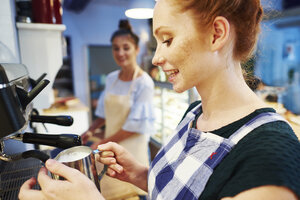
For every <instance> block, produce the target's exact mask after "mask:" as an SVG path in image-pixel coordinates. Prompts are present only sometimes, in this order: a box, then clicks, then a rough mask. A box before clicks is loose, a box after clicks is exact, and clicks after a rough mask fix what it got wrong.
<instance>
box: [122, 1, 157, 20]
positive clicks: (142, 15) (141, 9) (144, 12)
mask: <svg viewBox="0 0 300 200" xmlns="http://www.w3.org/2000/svg"><path fill="white" fill-rule="evenodd" d="M154 5H155V0H130V3H129V6H128V9H127V10H126V11H125V15H126V16H127V17H129V18H133V19H150V18H152V17H153V8H154Z"/></svg>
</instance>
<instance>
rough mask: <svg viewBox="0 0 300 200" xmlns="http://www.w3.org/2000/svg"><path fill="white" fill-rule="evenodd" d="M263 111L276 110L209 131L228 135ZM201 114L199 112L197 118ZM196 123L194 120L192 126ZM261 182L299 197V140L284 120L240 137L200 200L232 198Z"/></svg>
mask: <svg viewBox="0 0 300 200" xmlns="http://www.w3.org/2000/svg"><path fill="white" fill-rule="evenodd" d="M199 103H200V101H197V102H194V103H193V104H191V105H190V107H189V108H188V110H187V111H186V113H187V112H188V111H190V110H191V109H192V108H193V107H195V106H196V105H198V104H199ZM264 112H275V110H274V109H272V108H262V109H258V110H256V111H254V112H253V113H251V114H249V115H247V116H245V117H244V118H242V119H240V120H238V121H235V122H233V123H231V124H229V125H226V126H224V127H222V128H220V129H217V130H214V131H211V132H212V133H214V134H216V135H219V136H222V137H224V138H228V137H229V136H230V135H232V134H233V133H234V132H235V131H236V130H238V129H239V128H240V127H241V126H242V125H244V124H245V123H246V122H248V121H249V120H250V119H252V118H254V117H255V116H257V115H258V114H261V113H264ZM200 114H201V112H200V113H199V114H198V116H197V117H196V119H197V118H198V117H199V115H200ZM184 116H185V115H184ZM195 122H196V120H195V121H194V123H193V126H194V128H195V125H196V123H195ZM263 185H276V186H285V187H287V188H289V189H291V190H292V191H293V192H294V193H295V194H297V195H298V196H300V143H299V140H298V138H297V136H296V135H295V134H294V132H293V130H292V129H291V127H290V126H289V125H288V124H287V123H286V122H283V121H276V122H271V123H267V124H264V125H262V126H260V127H258V128H256V129H254V130H253V131H252V132H250V133H249V134H248V135H247V136H246V137H244V138H243V139H242V140H240V141H239V143H238V144H237V145H236V146H235V147H234V148H233V149H232V151H231V152H230V153H229V154H228V155H227V156H226V157H225V158H224V160H223V161H222V162H221V163H220V164H219V165H218V166H217V167H216V168H215V170H214V172H213V174H212V175H211V177H210V178H209V180H208V182H207V185H206V187H205V189H204V191H203V193H202V194H201V196H200V198H199V199H200V200H214V199H221V198H223V197H232V196H235V195H237V194H239V193H240V192H242V191H245V190H248V189H251V188H254V187H259V186H263Z"/></svg>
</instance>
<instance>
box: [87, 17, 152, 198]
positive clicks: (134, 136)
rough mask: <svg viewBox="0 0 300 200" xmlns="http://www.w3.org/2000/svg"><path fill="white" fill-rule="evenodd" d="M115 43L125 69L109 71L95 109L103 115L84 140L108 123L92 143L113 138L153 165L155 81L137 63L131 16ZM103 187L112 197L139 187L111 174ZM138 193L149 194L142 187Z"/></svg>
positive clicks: (114, 49)
mask: <svg viewBox="0 0 300 200" xmlns="http://www.w3.org/2000/svg"><path fill="white" fill-rule="evenodd" d="M111 43H112V53H113V57H114V60H115V62H116V64H117V65H118V66H120V68H121V69H120V70H117V71H113V72H111V73H109V74H108V76H107V78H106V83H105V89H104V92H103V93H102V95H101V96H100V98H99V100H98V106H97V109H96V112H95V114H96V115H97V116H98V117H99V118H98V119H96V120H95V122H94V123H93V124H92V126H91V127H90V128H89V130H88V131H87V133H85V134H84V135H83V137H82V138H83V142H84V143H85V142H86V141H87V140H88V136H91V135H94V133H93V132H94V131H95V130H96V129H97V128H100V127H101V126H103V125H104V124H105V139H103V140H100V141H98V142H97V141H96V142H95V143H94V144H93V145H92V146H91V147H92V148H93V149H96V148H97V146H98V145H99V144H102V143H106V142H109V141H113V142H116V143H118V144H120V145H122V146H123V147H125V148H126V149H127V150H128V151H130V152H131V153H132V154H133V155H134V156H135V157H136V158H137V160H138V161H139V162H141V163H143V164H145V165H149V156H148V155H149V154H148V141H149V136H150V134H153V133H154V132H155V129H154V108H153V104H152V100H153V95H154V83H153V81H152V79H151V78H150V76H149V75H148V74H147V73H145V72H143V70H142V69H141V68H140V67H139V65H138V64H137V55H138V53H139V47H138V43H139V38H138V36H137V35H136V34H135V33H133V32H132V29H131V26H130V24H129V21H128V20H120V23H119V29H118V30H117V31H115V32H114V33H113V35H112V37H111ZM101 188H102V191H103V195H104V196H105V197H107V198H108V199H110V198H115V199H117V198H118V197H122V196H126V194H128V195H130V194H131V195H132V194H134V191H135V190H136V189H137V188H136V187H133V186H132V185H129V184H128V183H124V182H121V181H119V180H116V179H112V178H110V177H104V178H103V180H102V181H101ZM138 193H139V194H145V192H142V191H141V190H138Z"/></svg>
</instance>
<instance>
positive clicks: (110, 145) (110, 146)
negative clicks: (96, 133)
mask: <svg viewBox="0 0 300 200" xmlns="http://www.w3.org/2000/svg"><path fill="white" fill-rule="evenodd" d="M97 148H98V149H99V150H100V151H112V152H114V155H115V156H117V155H120V154H122V153H123V151H124V149H123V147H122V146H121V145H118V144H117V143H115V142H107V143H105V144H100V145H98V147H97Z"/></svg>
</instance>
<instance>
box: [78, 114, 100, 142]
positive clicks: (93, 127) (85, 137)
mask: <svg viewBox="0 0 300 200" xmlns="http://www.w3.org/2000/svg"><path fill="white" fill-rule="evenodd" d="M104 125H105V119H103V118H101V117H99V118H97V119H96V120H95V121H94V122H93V124H92V125H91V126H90V128H89V129H88V130H87V131H86V132H84V133H83V134H82V135H81V140H82V143H83V144H85V143H86V142H87V140H88V139H89V138H90V137H92V136H93V134H94V131H95V130H96V129H98V128H101V127H103V126H104Z"/></svg>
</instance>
